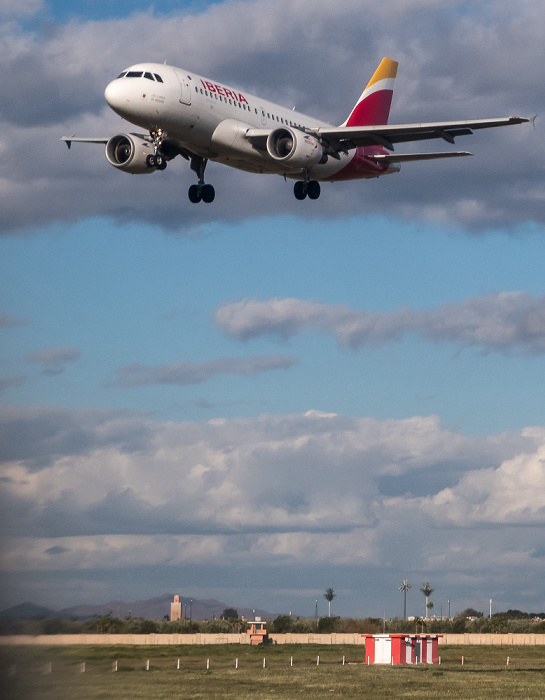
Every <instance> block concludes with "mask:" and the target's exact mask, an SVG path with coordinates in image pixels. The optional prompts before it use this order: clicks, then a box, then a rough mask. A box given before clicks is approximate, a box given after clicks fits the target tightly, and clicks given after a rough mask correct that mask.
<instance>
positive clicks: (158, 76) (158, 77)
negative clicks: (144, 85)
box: [153, 73, 163, 83]
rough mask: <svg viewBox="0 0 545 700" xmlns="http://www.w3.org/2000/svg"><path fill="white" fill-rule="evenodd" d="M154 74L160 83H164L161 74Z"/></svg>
mask: <svg viewBox="0 0 545 700" xmlns="http://www.w3.org/2000/svg"><path fill="white" fill-rule="evenodd" d="M153 75H154V76H155V79H156V80H157V82H158V83H162V82H163V78H161V76H160V75H157V73H154V74H153Z"/></svg>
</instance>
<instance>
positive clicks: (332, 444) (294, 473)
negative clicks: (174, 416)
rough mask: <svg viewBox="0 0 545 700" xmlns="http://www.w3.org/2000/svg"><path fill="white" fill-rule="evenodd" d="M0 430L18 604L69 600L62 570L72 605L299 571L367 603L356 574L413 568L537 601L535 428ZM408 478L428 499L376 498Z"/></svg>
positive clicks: (297, 420) (0, 472)
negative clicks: (61, 593) (43, 586)
mask: <svg viewBox="0 0 545 700" xmlns="http://www.w3.org/2000/svg"><path fill="white" fill-rule="evenodd" d="M0 426H1V428H2V430H1V432H0V449H1V450H2V455H1V457H2V458H1V467H0V508H1V509H2V514H3V523H4V524H3V530H2V538H1V540H2V541H1V553H2V568H3V570H4V571H5V572H6V574H7V575H8V576H9V577H10V580H12V579H13V580H14V581H17V582H18V584H17V590H18V591H19V590H21V586H22V585H23V584H22V582H25V583H24V586H25V588H24V590H25V596H27V597H28V595H27V591H33V590H38V589H36V583H35V577H36V576H39V577H40V580H42V577H43V576H46V577H47V580H48V582H49V584H48V585H54V582H55V581H58V580H60V578H62V580H63V585H64V586H65V587H64V588H63V590H66V585H65V577H66V571H68V570H70V571H72V572H73V576H72V578H73V579H74V580H73V581H72V584H73V585H77V589H76V592H77V595H75V602H78V601H79V602H81V600H80V599H79V598H78V597H77V596H78V595H79V596H81V582H84V581H85V580H86V577H87V578H89V577H90V578H89V581H88V583H89V582H90V580H91V579H93V577H96V576H100V578H101V580H102V581H103V582H104V585H106V583H105V582H106V581H113V580H118V579H119V577H123V576H125V577H126V572H127V570H130V571H132V572H133V573H134V572H138V578H139V579H141V578H142V577H144V576H146V577H148V576H152V571H155V570H156V569H157V567H161V572H162V573H161V577H162V578H161V582H162V585H164V576H165V573H166V572H169V571H175V572H179V571H181V570H182V568H183V572H184V580H187V577H188V575H189V574H190V572H191V571H196V572H200V574H199V573H197V574H196V575H197V576H200V577H202V572H203V571H204V569H203V567H208V568H207V569H206V571H208V574H207V575H208V576H210V577H212V579H214V580H216V581H219V580H221V581H222V583H221V584H218V589H217V591H216V592H215V593H214V595H218V592H219V591H220V589H222V587H223V586H227V587H228V586H229V583H228V579H229V580H231V581H232V580H233V578H234V577H235V576H236V574H235V571H240V572H249V571H254V573H255V572H256V571H259V572H261V573H260V574H259V577H258V578H259V582H260V584H259V585H260V586H263V590H262V591H261V594H260V597H261V596H262V595H265V594H264V592H263V591H265V589H266V587H267V585H271V582H270V580H269V578H270V577H271V576H274V580H275V581H276V583H275V585H279V586H280V587H282V586H283V587H286V581H289V582H290V584H289V586H288V587H293V584H292V583H291V582H292V581H293V576H294V573H295V572H297V574H298V575H299V573H300V572H303V571H306V572H307V573H308V575H309V576H310V575H311V574H310V572H314V573H313V574H312V575H313V576H314V578H315V577H316V572H317V571H320V572H321V574H320V576H323V575H326V578H327V576H330V575H331V566H332V565H335V567H337V568H336V571H337V572H342V577H343V580H344V581H345V582H347V581H348V580H350V579H354V577H356V578H357V581H358V583H357V584H356V582H355V579H354V582H353V585H354V586H356V587H358V590H359V588H360V587H361V576H362V572H363V571H365V572H366V573H365V576H366V580H368V579H369V578H370V577H371V578H372V579H373V581H375V584H373V585H383V583H382V584H379V583H378V580H377V575H378V573H377V572H379V571H386V572H387V574H388V576H390V578H391V577H392V572H394V574H393V576H394V578H395V576H396V575H397V573H395V572H399V571H401V570H414V567H415V561H418V562H419V564H418V566H419V567H422V568H423V570H424V571H425V572H426V573H425V574H423V575H424V576H426V575H427V576H428V578H429V577H431V578H432V580H433V581H434V584H436V585H439V583H440V582H442V585H443V586H447V585H450V586H452V585H454V583H455V584H456V586H457V589H458V590H459V591H461V590H464V591H469V593H467V595H471V591H475V590H477V589H478V590H485V591H486V595H487V596H488V595H490V594H491V592H490V576H491V572H493V574H494V581H495V584H494V586H495V587H494V591H496V590H497V589H498V587H500V586H501V587H503V595H507V593H506V591H507V590H508V589H509V587H512V586H514V585H516V584H515V582H516V580H517V579H518V577H519V572H520V567H521V566H523V567H524V569H525V572H526V575H527V580H528V587H530V588H531V586H532V585H533V584H532V583H531V581H534V582H535V584H536V585H537V586H538V589H536V590H541V588H540V587H539V585H538V582H539V581H541V580H542V569H543V562H542V559H541V558H540V557H539V556H538V554H537V553H538V552H539V548H540V546H541V545H540V542H541V537H540V532H541V530H540V528H538V527H536V526H537V525H540V526H542V525H543V524H544V523H545V501H544V498H545V496H543V494H545V489H544V488H542V483H543V479H544V478H545V476H544V475H545V473H544V471H543V461H544V459H545V452H544V450H545V447H544V446H545V430H544V429H543V428H527V429H525V430H522V431H518V432H513V433H504V434H500V435H489V436H474V437H467V436H463V435H460V434H458V433H456V432H454V431H450V430H447V429H445V428H444V427H443V426H442V425H441V423H440V421H439V420H438V419H437V418H436V417H434V416H430V417H420V416H414V417H412V418H409V419H405V420H393V419H390V420H382V421H380V420H375V419H372V418H361V417H347V416H341V415H335V414H334V413H330V412H329V413H328V412H322V411H308V412H307V413H306V414H294V415H264V416H260V417H258V418H238V419H233V420H227V419H215V420H210V421H207V422H203V423H196V422H191V423H189V422H179V423H177V422H173V421H170V422H160V421H153V420H151V419H150V418H149V417H147V416H143V415H139V414H131V413H127V412H117V411H111V410H110V411H97V410H94V411H92V410H85V411H70V410H63V409H53V408H47V407H29V408H6V407H3V408H2V409H1V410H0ZM6 436H9V438H10V439H9V440H8V441H6V440H5V439H4V438H5V437H6ZM418 475H423V477H424V479H423V480H420V482H421V484H422V483H423V484H424V488H423V490H422V493H421V494H418V495H417V494H415V493H411V491H410V488H409V490H406V491H404V492H402V495H397V496H394V497H392V496H390V495H388V494H387V493H386V492H385V491H384V490H383V480H384V477H385V476H388V478H389V479H390V482H391V481H392V480H395V479H399V480H400V481H402V482H404V483H410V482H411V478H415V481H417V479H416V477H417V476H418ZM406 477H411V478H409V479H408V480H407V478H406ZM432 477H433V478H432ZM497 527H501V533H498V535H497V536H493V534H492V533H491V530H492V529H493V528H497ZM468 528H472V529H471V533H472V534H471V537H468V535H467V532H468ZM483 552H485V553H484V554H483ZM446 562H448V564H449V566H448V572H449V573H448V580H447V574H446V573H445V563H446ZM176 567H179V568H176ZM193 567H196V568H193ZM222 567H223V568H222ZM225 567H229V571H230V572H231V573H230V574H229V575H228V576H226V573H225V572H226V571H227V568H225ZM233 567H234V569H233ZM256 567H257V569H256ZM362 567H364V568H362ZM411 567H412V568H411ZM498 571H500V572H501V573H500V574H498V573H497V572H498ZM77 572H79V573H77ZM85 572H87V573H85ZM107 572H111V573H107ZM116 572H117V573H116ZM124 572H125V573H124ZM144 572H146V573H144ZM241 575H242V574H241ZM244 575H246V574H244ZM339 575H341V574H339ZM74 577H75V578H74ZM195 580H196V579H195ZM199 580H201V583H200V584H199V586H201V587H202V586H203V585H204V584H203V582H202V579H199ZM252 580H253V581H256V579H255V577H254V579H252ZM309 580H310V579H309ZM328 580H329V579H328ZM422 580H424V579H422ZM281 581H283V583H281ZM86 585H87V584H86ZM256 585H257V584H256ZM324 585H325V584H324ZM346 585H347V587H348V584H347V583H346ZM304 587H305V586H303V588H304ZM115 590H117V589H115ZM199 590H202V588H199ZM494 591H493V592H492V594H494V595H496V594H495V592H494ZM219 594H220V595H224V594H225V591H223V594H222V593H219ZM33 595H35V594H33ZM101 595H102V596H105V597H104V599H108V597H109V596H110V595H113V594H112V593H111V592H105V593H101ZM535 595H538V594H537V593H536V594H535ZM471 600H472V598H470V601H471ZM59 603H61V604H62V602H61V601H59ZM468 604H469V603H468ZM466 607H467V606H466Z"/></svg>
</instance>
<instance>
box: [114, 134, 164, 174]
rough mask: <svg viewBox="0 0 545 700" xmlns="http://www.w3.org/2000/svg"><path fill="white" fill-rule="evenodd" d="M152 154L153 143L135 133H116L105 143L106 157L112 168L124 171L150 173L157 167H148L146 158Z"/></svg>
mask: <svg viewBox="0 0 545 700" xmlns="http://www.w3.org/2000/svg"><path fill="white" fill-rule="evenodd" d="M153 154H154V148H153V144H152V143H151V142H150V141H148V140H147V139H145V138H142V136H137V135H136V134H117V136H112V138H111V139H110V140H109V141H108V143H107V144H106V158H107V159H108V162H109V163H111V164H112V165H113V166H114V168H118V169H119V170H123V172H125V173H131V174H133V175H142V174H145V173H152V172H154V170H157V168H150V167H149V166H148V164H147V163H146V158H147V157H148V156H149V155H153Z"/></svg>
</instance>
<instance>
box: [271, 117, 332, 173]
mask: <svg viewBox="0 0 545 700" xmlns="http://www.w3.org/2000/svg"><path fill="white" fill-rule="evenodd" d="M267 152H268V154H269V155H270V156H271V158H274V159H275V160H278V161H280V162H282V163H286V164H289V166H290V167H293V168H307V167H308V166H310V165H316V164H317V163H325V162H326V161H327V156H326V155H325V154H324V152H323V149H322V146H321V144H320V142H319V141H318V140H317V139H315V138H314V136H309V135H308V134H304V133H303V132H302V131H295V130H293V129H288V128H287V127H285V128H280V129H275V130H274V131H271V133H270V134H269V136H268V138H267Z"/></svg>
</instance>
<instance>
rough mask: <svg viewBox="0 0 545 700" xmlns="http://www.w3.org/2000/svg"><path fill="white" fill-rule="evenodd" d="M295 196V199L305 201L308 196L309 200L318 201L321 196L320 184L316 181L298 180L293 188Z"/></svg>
mask: <svg viewBox="0 0 545 700" xmlns="http://www.w3.org/2000/svg"><path fill="white" fill-rule="evenodd" d="M293 194H294V195H295V199H299V200H303V199H305V197H307V196H308V198H309V199H318V197H319V196H320V183H319V182H317V181H316V180H309V179H308V178H305V180H298V181H297V182H296V183H295V185H294V186H293Z"/></svg>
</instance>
